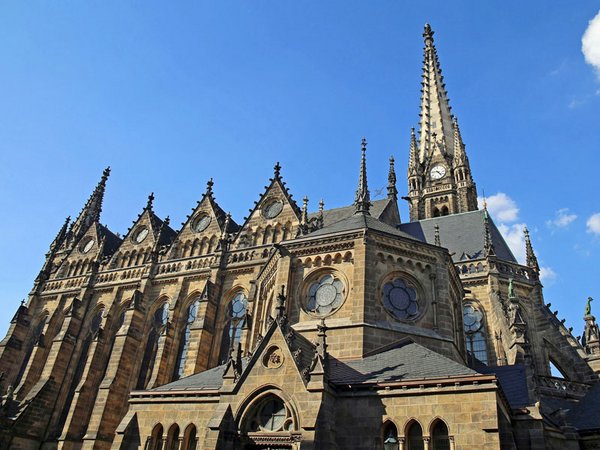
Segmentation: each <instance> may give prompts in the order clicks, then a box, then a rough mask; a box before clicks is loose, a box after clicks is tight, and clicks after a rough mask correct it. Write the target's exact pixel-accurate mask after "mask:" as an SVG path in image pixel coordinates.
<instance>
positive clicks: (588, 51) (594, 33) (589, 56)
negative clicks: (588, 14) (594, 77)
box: [581, 11, 600, 77]
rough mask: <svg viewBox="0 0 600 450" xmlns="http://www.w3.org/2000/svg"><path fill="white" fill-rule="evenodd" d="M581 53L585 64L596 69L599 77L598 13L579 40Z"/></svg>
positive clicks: (599, 13)
mask: <svg viewBox="0 0 600 450" xmlns="http://www.w3.org/2000/svg"><path fill="white" fill-rule="evenodd" d="M581 51H582V52H583V56H584V57H585V62H587V63H588V64H589V65H591V66H592V67H594V69H596V73H597V74H598V76H599V77H600V11H598V14H596V16H595V17H594V18H593V19H592V20H590V22H589V25H588V27H587V29H586V30H585V32H584V33H583V37H582V38H581Z"/></svg>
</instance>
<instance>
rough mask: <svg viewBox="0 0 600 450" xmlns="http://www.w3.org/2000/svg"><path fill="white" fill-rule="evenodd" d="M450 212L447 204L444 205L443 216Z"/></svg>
mask: <svg viewBox="0 0 600 450" xmlns="http://www.w3.org/2000/svg"><path fill="white" fill-rule="evenodd" d="M449 213H450V211H449V210H448V207H447V206H444V207H442V216H447V215H448V214H449Z"/></svg>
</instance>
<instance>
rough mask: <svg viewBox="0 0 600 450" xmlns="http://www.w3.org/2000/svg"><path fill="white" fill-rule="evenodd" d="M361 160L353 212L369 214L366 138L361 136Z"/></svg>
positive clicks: (369, 199)
mask: <svg viewBox="0 0 600 450" xmlns="http://www.w3.org/2000/svg"><path fill="white" fill-rule="evenodd" d="M361 152H362V156H361V160H360V175H359V177H358V189H357V190H356V198H355V200H354V206H355V207H356V211H355V214H365V215H370V213H369V208H370V207H371V196H370V194H369V188H368V186H367V155H366V153H367V139H366V138H364V137H363V138H362V141H361Z"/></svg>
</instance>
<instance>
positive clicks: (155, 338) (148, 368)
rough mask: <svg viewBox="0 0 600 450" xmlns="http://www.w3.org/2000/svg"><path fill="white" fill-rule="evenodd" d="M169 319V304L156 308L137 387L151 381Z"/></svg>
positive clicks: (144, 385)
mask: <svg viewBox="0 0 600 450" xmlns="http://www.w3.org/2000/svg"><path fill="white" fill-rule="evenodd" d="M168 320H169V304H168V303H164V304H163V305H162V306H161V307H160V308H158V309H157V310H156V312H155V313H154V316H152V324H151V326H150V332H149V333H148V341H147V343H146V349H145V350H144V359H143V360H142V367H141V369H140V375H139V377H138V382H137V387H136V388H137V389H144V388H145V387H146V386H147V385H148V382H149V381H150V377H151V376H152V371H153V370H154V362H155V359H156V351H157V350H158V343H159V341H160V339H161V337H162V335H163V333H164V331H165V329H166V326H167V321H168Z"/></svg>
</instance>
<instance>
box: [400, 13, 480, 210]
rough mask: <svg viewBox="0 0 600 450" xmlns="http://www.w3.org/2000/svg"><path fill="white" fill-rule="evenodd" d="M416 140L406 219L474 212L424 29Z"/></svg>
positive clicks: (461, 151)
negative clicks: (419, 109)
mask: <svg viewBox="0 0 600 450" xmlns="http://www.w3.org/2000/svg"><path fill="white" fill-rule="evenodd" d="M423 37H424V38H425V48H424V58H423V75H422V78H423V81H422V82H421V85H422V89H421V93H422V94H421V114H420V117H421V119H420V122H419V139H417V137H416V135H415V131H414V129H413V130H412V132H411V139H410V156H409V162H408V197H407V199H408V201H409V208H410V220H411V221H416V220H422V219H429V218H431V217H439V216H445V215H449V214H456V213H462V212H467V211H474V210H476V209H477V189H476V187H475V182H474V181H473V177H472V175H471V167H470V165H469V158H468V157H467V154H466V152H465V144H464V143H463V141H462V137H461V135H460V129H459V127H458V120H457V119H456V117H455V116H454V115H452V113H451V108H450V105H449V101H448V94H447V92H446V85H445V84H444V77H443V76H442V70H441V68H440V63H439V59H438V56H437V51H436V49H435V45H434V42H433V31H432V30H431V27H430V26H429V24H427V25H425V31H424V33H423Z"/></svg>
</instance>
